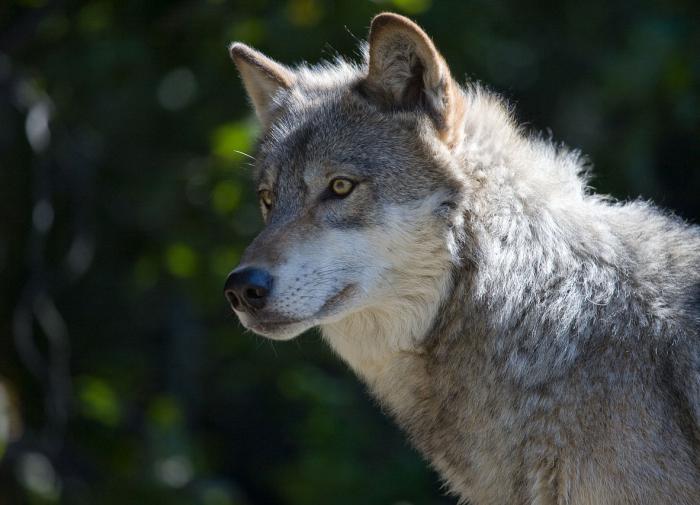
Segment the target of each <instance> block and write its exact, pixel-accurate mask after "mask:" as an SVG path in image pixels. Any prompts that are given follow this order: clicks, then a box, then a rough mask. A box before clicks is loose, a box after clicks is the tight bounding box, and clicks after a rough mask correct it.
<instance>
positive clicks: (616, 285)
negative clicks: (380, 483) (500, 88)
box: [322, 88, 700, 504]
mask: <svg viewBox="0 0 700 505" xmlns="http://www.w3.org/2000/svg"><path fill="white" fill-rule="evenodd" d="M464 100H465V104H466V106H465V110H466V114H465V118H464V130H463V131H464V140H463V142H462V144H461V145H460V146H458V147H457V148H455V150H454V153H453V154H454V156H455V158H456V159H457V160H459V165H461V167H462V169H463V170H464V173H463V176H464V179H465V187H466V188H467V194H465V197H464V204H463V205H464V208H463V215H464V219H465V222H464V233H465V237H466V238H465V239H464V240H463V241H462V243H463V245H462V247H463V250H462V251H461V254H460V256H461V258H462V263H461V264H458V265H455V263H454V261H453V259H452V258H451V255H450V253H449V251H447V249H444V250H443V251H442V252H443V254H442V255H438V257H439V262H438V261H437V260H436V263H435V264H434V265H432V267H431V268H427V269H423V271H422V275H421V276H420V278H419V279H413V278H412V277H411V276H410V273H411V272H410V271H407V272H406V274H407V280H406V285H405V286H401V287H400V291H401V292H402V293H404V294H405V296H404V297H402V298H399V299H397V300H394V301H393V302H391V303H389V304H387V305H386V306H383V307H377V308H374V309H366V310H363V311H360V312H358V313H355V314H353V315H351V316H348V317H347V318H345V319H344V320H342V321H340V322H337V323H334V324H330V325H326V326H324V327H323V328H322V331H323V334H324V336H325V338H326V339H327V341H328V342H329V343H330V345H331V346H332V348H333V349H334V350H335V351H336V352H337V353H338V354H339V355H340V356H341V357H342V358H343V359H344V360H345V361H346V362H347V363H348V364H349V365H350V367H351V368H352V369H353V370H354V371H355V372H356V373H357V374H358V375H359V376H360V377H361V378H363V379H364V380H365V381H366V382H367V384H368V385H369V387H370V389H371V390H372V392H373V393H374V394H375V395H376V396H377V397H378V399H379V400H380V401H381V402H382V404H384V405H385V406H387V407H388V408H389V410H390V411H391V412H392V413H393V415H394V416H395V417H396V419H397V421H398V423H399V424H400V425H401V426H402V427H403V428H404V429H405V430H406V431H407V432H408V433H409V435H410V436H411V438H412V439H413V441H414V443H415V444H416V445H417V447H418V448H419V449H420V450H421V451H422V452H423V453H424V454H425V455H426V456H427V458H428V459H429V460H430V461H431V463H432V464H433V466H434V467H435V468H436V469H438V470H439V471H440V473H441V475H442V476H443V477H444V478H445V480H446V482H447V484H448V487H449V488H450V489H451V490H452V491H454V492H455V493H456V494H457V495H458V496H460V497H461V498H462V499H469V500H472V501H473V503H475V504H489V503H493V504H496V503H543V504H546V503H637V501H635V500H636V499H637V498H639V500H640V501H639V502H644V501H646V502H647V503H652V502H654V500H653V499H652V497H651V495H647V496H644V498H642V496H643V494H642V493H643V491H644V487H645V486H646V485H644V486H642V485H639V486H638V488H636V489H631V488H625V486H624V485H623V484H620V486H618V487H619V489H617V488H615V486H613V485H612V484H610V483H607V484H605V483H602V481H596V480H595V476H592V474H591V476H588V477H587V476H586V475H584V474H585V472H586V471H587V468H588V467H586V466H585V465H583V466H581V465H582V464H581V462H577V461H576V460H575V457H574V456H571V458H570V459H567V456H566V451H567V448H569V447H571V446H572V444H580V445H581V447H583V446H585V445H586V444H587V443H589V442H588V439H587V437H591V436H593V437H596V436H600V437H604V436H605V434H597V433H595V432H594V430H593V428H591V430H593V431H591V432H586V430H587V429H588V428H587V427H586V426H584V425H580V424H577V423H580V421H581V420H580V418H577V419H575V420H574V419H573V418H572V419H569V418H567V416H568V415H569V414H570V413H571V412H578V413H577V414H575V415H577V416H581V415H584V414H582V412H585V411H584V407H583V406H582V403H581V402H587V404H586V406H585V408H586V409H587V408H591V409H604V408H607V407H606V405H609V404H608V403H606V402H611V403H612V404H614V405H617V407H616V408H617V409H621V408H622V407H629V409H630V410H629V412H632V410H633V407H632V404H631V403H626V402H631V401H633V400H630V399H627V398H626V397H625V395H633V394H634V393H635V392H636V391H638V389H637V386H638V385H637V384H636V383H634V381H633V380H631V379H628V378H629V377H632V376H634V377H636V375H634V374H636V373H637V372H638V371H639V370H641V369H642V368H643V367H644V366H645V365H644V361H643V360H644V359H647V358H648V357H649V356H650V355H652V354H654V353H655V352H656V353H658V352H659V350H660V349H665V348H666V347H667V346H668V343H669V342H671V341H678V339H679V338H680V337H679V335H680V330H679V329H678V328H679V327H680V326H682V323H683V321H684V320H683V317H685V316H683V314H681V313H680V312H678V311H675V312H674V311H673V310H672V308H670V307H672V306H677V305H679V304H682V303H685V301H684V300H683V299H682V297H683V296H684V295H683V293H684V292H690V291H692V286H693V285H694V284H695V285H697V284H698V283H700V278H699V274H698V273H697V269H696V270H694V271H693V273H690V274H689V273H688V272H689V269H688V264H689V263H690V264H691V265H692V263H693V261H696V260H697V252H693V251H697V250H698V248H700V235H699V234H698V233H697V231H693V230H692V229H689V228H687V227H683V226H681V225H680V224H678V223H675V224H674V226H676V228H675V229H673V226H671V225H670V224H669V219H668V218H667V217H666V216H663V215H661V214H660V213H658V212H656V211H654V210H653V209H652V208H650V207H648V206H646V205H643V204H627V205H624V206H623V205H618V204H612V203H610V202H607V201H605V200H604V199H602V198H600V197H596V196H594V195H591V194H589V193H588V192H587V190H586V186H585V184H586V181H585V180H584V178H583V177H582V174H583V173H584V171H585V170H584V168H585V167H584V166H583V164H582V162H581V160H580V158H579V156H578V155H577V154H576V153H572V152H569V151H566V150H563V149H559V148H557V147H555V146H553V145H552V144H551V143H549V142H545V141H543V140H538V139H532V138H528V137H526V136H525V135H523V134H522V133H521V132H520V131H519V130H518V129H517V128H516V127H515V126H514V124H513V122H512V121H511V118H510V114H509V113H508V111H507V109H506V108H504V107H503V105H502V104H501V103H500V101H499V100H498V99H496V98H494V97H493V96H491V95H489V94H487V93H485V92H483V91H481V90H479V89H477V88H474V89H470V90H467V91H465V94H464ZM657 235H659V236H664V237H665V238H664V239H663V240H659V239H658V237H657ZM669 241H670V242H672V243H673V245H678V247H681V246H682V250H681V249H677V251H678V252H677V253H676V254H674V255H669V254H665V253H664V249H665V247H667V246H668V245H669ZM661 254H664V256H663V259H658V258H657V256H659V255H661ZM647 258H654V259H655V260H656V261H657V265H656V267H655V268H654V269H646V270H645V271H641V270H640V269H638V268H637V264H638V263H639V262H643V261H645V260H646V259H647ZM689 258H690V259H689ZM693 258H695V260H694V259H693ZM672 312H673V314H672ZM662 352H663V351H662ZM621 355H624V356H625V358H624V360H627V361H624V360H623V361H622V362H620V361H619V356H621ZM593 356H595V358H593ZM637 356H641V357H640V358H639V359H637ZM656 359H660V358H658V356H657V358H656ZM606 360H609V361H607V362H606ZM615 367H617V369H616V368H615ZM625 381H628V382H629V383H628V382H625ZM630 381H631V382H630ZM579 382H580V383H584V382H585V383H587V384H589V383H590V384H592V385H591V386H590V387H589V388H588V389H581V390H576V387H577V384H578V383H579ZM620 384H625V387H626V388H627V389H625V391H624V395H623V394H622V393H621V392H620V391H621V390H620V389H618V386H620ZM641 387H642V386H641V385H639V388H641ZM596 388H597V389H596ZM640 391H641V390H640ZM621 406H622V407H621ZM650 409H651V407H650ZM616 412H617V411H616ZM622 412H627V411H626V410H624V408H622ZM616 415H618V414H616ZM624 415H625V414H622V413H621V414H619V415H618V417H619V419H618V418H616V417H613V418H611V420H609V421H608V422H609V423H611V424H615V423H616V422H619V423H621V425H624V427H625V428H626V429H628V428H630V426H629V425H632V426H634V425H635V422H636V421H635V420H636V419H637V418H636V417H634V415H633V414H632V413H630V414H629V416H628V417H624ZM644 415H649V416H653V415H655V414H654V412H651V411H647V412H646V414H645V413H642V414H640V416H644ZM636 429H646V425H645V426H644V428H639V426H637V428H636ZM595 440H597V439H596V438H594V442H591V443H594V444H595V443H596V442H595ZM602 443H603V442H601V444H602ZM629 450H630V451H631V452H632V453H634V450H635V449H634V448H631V449H629ZM610 457H611V458H613V456H610ZM642 457H643V456H642V453H640V456H639V458H642ZM663 457H664V455H661V456H659V458H660V459H663ZM613 459H614V458H613ZM633 459H634V457H633ZM663 464H665V465H670V467H673V466H674V465H677V464H678V463H677V461H674V460H671V459H669V460H668V461H666V460H664V461H663ZM567 465H568V466H567ZM577 465H578V466H577ZM643 466H644V462H643V461H642V462H641V463H640V465H639V467H640V468H642V470H643V469H644V468H643ZM574 468H575V470H574ZM642 470H639V472H640V475H642V474H643V472H642ZM574 471H576V472H579V473H580V474H581V475H578V477H576V478H578V479H584V480H585V479H586V478H590V488H587V487H585V485H584V486H583V487H576V486H575V485H574V484H571V485H572V486H573V487H571V489H569V488H566V489H564V487H565V486H567V485H569V484H567V483H568V482H569V480H567V475H571V476H573V475H574V474H573V473H571V472H574ZM630 471H637V470H630ZM683 471H685V470H683V469H679V470H678V472H679V473H678V475H681V474H682V472H683ZM694 477H695V476H693V475H689V476H688V478H689V479H692V478H694ZM640 478H641V477H640ZM572 479H573V477H572ZM574 480H575V479H574ZM504 482H507V483H509V484H507V485H504ZM572 482H573V481H572ZM610 482H612V481H610ZM649 482H652V481H649ZM654 482H656V481H654ZM608 484H610V485H608ZM654 485H655V486H657V487H658V486H659V485H661V484H659V483H658V482H656V484H654ZM562 486H564V487H562ZM648 486H651V484H648ZM649 489H651V490H649ZM649 489H647V491H644V492H656V491H654V488H649ZM688 489H690V488H688ZM564 492H565V493H568V496H569V497H570V498H571V501H555V498H554V497H555V496H560V494H561V493H564ZM658 492H659V493H660V494H659V496H660V495H661V493H662V491H658ZM663 492H664V493H667V495H664V496H678V497H680V498H679V501H678V503H686V501H684V499H683V498H682V497H683V496H690V495H691V494H692V493H693V492H694V491H692V490H691V491H688V492H689V493H690V494H688V495H682V494H677V495H672V494H668V493H670V491H668V490H667V491H663ZM577 493H578V494H577ZM616 493H619V494H616ZM637 493H639V496H637ZM577 496H579V497H584V498H583V499H582V500H583V501H576V500H575V498H576V497H577ZM585 497H588V498H590V501H585V499H586V498H585ZM596 497H598V498H596ZM616 497H617V498H619V499H616ZM608 500H609V501H608ZM649 500H651V501H649ZM659 503H661V501H659ZM663 503H666V502H665V501H664V502H663ZM687 503H690V502H687Z"/></svg>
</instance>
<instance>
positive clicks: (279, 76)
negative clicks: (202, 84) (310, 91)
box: [229, 42, 294, 125]
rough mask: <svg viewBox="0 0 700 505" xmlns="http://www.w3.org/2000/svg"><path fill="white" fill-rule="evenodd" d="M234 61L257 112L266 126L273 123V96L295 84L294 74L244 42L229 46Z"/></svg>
mask: <svg viewBox="0 0 700 505" xmlns="http://www.w3.org/2000/svg"><path fill="white" fill-rule="evenodd" d="M229 53H230V54H231V59H232V60H233V62H234V63H235V64H236V67H237V68H238V72H239V73H240V74H241V79H243V85H244V86H245V89H246V92H247V93H248V96H249V97H250V101H251V102H253V107H255V113H256V114H257V116H258V118H259V119H260V122H261V123H262V124H263V125H266V124H268V122H269V120H270V105H271V102H272V98H273V97H274V95H275V94H276V93H277V92H278V91H279V90H280V89H283V88H285V89H286V88H289V87H290V86H292V84H293V83H294V72H293V71H292V70H290V69H289V68H287V67H285V66H284V65H282V64H280V63H277V62H276V61H274V60H272V59H270V58H268V57H267V56H265V55H264V54H262V53H261V52H259V51H256V50H255V49H253V48H252V47H249V46H247V45H245V44H242V43H241V42H234V43H233V44H231V46H230V47H229Z"/></svg>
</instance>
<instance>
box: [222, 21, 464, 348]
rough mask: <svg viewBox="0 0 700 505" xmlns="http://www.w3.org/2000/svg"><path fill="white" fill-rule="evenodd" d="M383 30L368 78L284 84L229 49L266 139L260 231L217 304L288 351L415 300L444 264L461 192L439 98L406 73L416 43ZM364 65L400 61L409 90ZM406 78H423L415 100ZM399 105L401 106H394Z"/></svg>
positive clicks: (293, 77) (282, 77) (247, 54)
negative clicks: (293, 341) (315, 333)
mask: <svg viewBox="0 0 700 505" xmlns="http://www.w3.org/2000/svg"><path fill="white" fill-rule="evenodd" d="M402 22H403V21H402ZM395 28H396V27H395ZM399 28H401V27H399ZM403 28H404V30H406V29H412V27H411V26H408V28H406V26H403ZM373 30H376V28H375V27H374V26H373ZM385 31H387V30H385ZM388 31H389V34H387V36H388V37H390V38H389V40H388V41H385V43H384V45H388V47H386V48H384V47H383V46H382V44H381V43H379V42H376V41H374V42H372V45H371V46H370V61H369V69H367V68H364V69H363V68H359V67H353V66H350V65H348V64H342V63H341V64H339V66H338V67H336V68H335V69H333V70H330V69H328V68H326V69H323V68H322V69H316V70H313V69H300V70H297V71H293V70H290V69H288V68H286V67H282V66H281V65H279V64H277V63H275V62H273V61H271V60H269V59H267V58H266V57H264V56H262V55H261V54H260V53H257V52H254V51H253V50H251V49H250V48H248V47H246V46H242V45H234V46H232V49H231V52H232V55H233V57H234V61H236V63H237V65H238V67H239V69H240V71H241V74H242V76H243V78H244V82H245V84H246V89H247V90H248V93H249V95H250V96H251V99H252V101H253V103H254V105H255V107H256V112H257V113H258V116H259V117H260V119H261V121H262V123H263V126H264V133H263V136H262V138H261V141H260V145H259V149H258V152H257V156H256V173H255V179H256V183H257V191H258V195H259V199H260V207H261V210H262V213H263V217H264V220H265V228H264V229H263V231H262V232H261V233H260V235H258V237H257V238H256V239H255V240H254V241H253V243H252V244H251V245H250V246H249V247H248V249H247V250H246V252H245V254H244V256H243V258H242V261H241V264H240V265H239V266H238V268H236V269H235V270H234V271H233V272H232V273H231V275H230V276H229V278H228V280H227V283H226V289H225V292H226V296H227V298H228V299H229V301H230V303H231V306H232V308H233V309H234V311H235V312H236V314H237V315H238V317H239V318H240V320H241V322H242V323H243V325H244V326H246V327H247V328H249V329H251V330H253V331H255V332H256V333H259V334H262V335H265V336H268V337H270V338H275V339H289V338H292V337H294V336H296V335H298V334H299V333H301V332H302V331H304V330H306V329H308V328H310V327H312V326H316V325H319V324H329V323H334V322H338V321H342V320H343V319H344V318H346V317H348V316H350V315H351V314H354V313H358V312H363V311H365V312H367V311H369V312H371V311H375V312H376V311H379V312H381V311H384V312H387V311H392V310H394V309H396V308H397V307H399V306H401V305H405V302H406V300H407V299H412V300H413V301H414V302H415V301H420V297H421V294H422V292H423V291H425V290H426V289H427V288H431V289H432V288H434V284H435V283H439V282H440V281H439V279H438V278H439V277H440V275H441V274H444V272H445V270H446V265H447V264H449V262H450V261H451V259H452V257H451V255H452V253H453V249H452V246H453V243H454V240H455V237H453V236H452V229H453V225H454V224H455V223H454V221H455V219H457V217H456V214H457V213H456V212H455V209H456V208H457V206H458V205H457V201H458V199H459V195H460V182H459V181H458V179H457V177H456V175H455V174H456V173H457V172H456V171H455V170H453V169H452V160H451V155H450V150H449V147H448V145H447V142H446V139H448V138H449V136H450V132H449V131H446V130H447V128H446V126H445V125H446V123H447V121H446V120H445V114H444V113H443V112H441V111H440V110H435V108H433V107H432V106H431V104H430V103H429V101H430V100H437V101H438V102H439V103H442V102H447V98H449V96H448V97H447V98H445V97H431V96H429V95H428V94H427V93H426V92H425V91H424V87H425V83H424V81H425V80H426V79H428V78H429V77H431V76H428V75H427V74H428V73H429V70H430V69H427V68H426V67H427V65H426V64H425V63H421V64H420V65H419V64H417V63H416V61H419V60H418V59H417V58H418V56H416V46H417V45H418V44H419V43H425V41H423V40H419V41H413V42H412V45H409V46H410V47H408V48H407V47H406V46H405V42H406V41H405V40H404V39H402V38H400V37H398V36H397V34H396V33H395V31H396V30H394V31H391V30H388ZM428 42H429V41H428ZM375 44H376V47H377V48H378V49H377V51H375V52H373V48H374V47H375ZM431 47H432V46H431ZM379 49H382V50H383V52H381V53H380V55H379V56H373V55H374V54H375V53H376V52H378V51H379ZM428 49H430V48H428ZM428 49H423V51H428ZM391 51H394V53H392V52H391ZM407 51H408V52H407ZM433 51H434V49H433ZM429 54H430V55H431V56H432V57H433V60H432V62H433V64H434V65H437V66H439V67H440V68H437V69H432V71H433V72H434V73H436V75H437V77H435V76H432V78H434V79H437V81H436V83H432V85H433V87H432V89H433V91H434V92H435V93H443V94H447V93H450V92H452V88H451V78H450V77H449V74H448V73H447V70H446V67H445V66H444V62H443V61H442V59H441V58H439V55H437V54H436V53H435V54H434V55H432V54H431V53H429ZM372 58H374V60H375V61H374V64H375V65H384V66H386V65H388V64H389V63H392V62H394V63H395V61H394V60H396V61H399V62H400V61H403V60H405V61H404V63H406V64H408V65H409V67H407V68H408V70H405V71H404V70H402V69H401V68H399V69H398V70H400V71H401V72H407V73H406V74H405V75H404V78H406V79H407V80H408V81H411V82H404V83H402V82H401V81H400V80H394V81H392V80H391V79H390V78H391V75H385V74H381V75H379V76H377V77H374V78H373V77H372V69H373V59H372ZM378 58H379V60H377V59H378ZM388 58H391V59H392V60H391V61H385V60H386V59H388ZM397 58H398V60H397ZM414 60H415V61H414ZM389 66H391V65H389ZM411 67H413V68H411ZM418 67H421V68H418ZM395 70H397V69H393V70H392V69H389V70H388V72H391V71H395ZM401 72H400V73H401ZM411 72H413V73H415V72H419V74H418V77H419V78H420V79H421V80H420V83H419V84H418V86H419V88H420V90H419V91H420V93H418V94H416V90H413V89H411V88H410V86H415V85H416V77H415V76H414V75H413V73H411ZM384 80H389V81H390V82H389V83H388V84H387V83H385V82H384ZM387 86H394V87H395V86H404V88H405V89H400V90H398V91H397V90H395V89H392V88H388V89H387V88H386V87H387ZM441 87H442V88H441ZM396 94H398V97H399V99H400V100H403V101H406V100H407V101H408V102H407V103H406V104H403V103H401V104H396V103H394V100H395V99H394V98H393V96H394V95H396ZM410 94H413V95H415V97H408V98H407V95H410ZM416 97H417V98H416ZM415 100H420V101H419V102H418V101H415ZM414 101H415V103H414ZM397 105H400V106H397ZM441 118H442V119H441Z"/></svg>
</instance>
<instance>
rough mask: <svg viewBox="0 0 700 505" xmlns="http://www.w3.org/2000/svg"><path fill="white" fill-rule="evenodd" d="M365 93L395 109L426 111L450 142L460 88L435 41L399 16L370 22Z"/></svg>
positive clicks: (458, 112)
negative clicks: (419, 109)
mask: <svg viewBox="0 0 700 505" xmlns="http://www.w3.org/2000/svg"><path fill="white" fill-rule="evenodd" d="M365 90H366V91H368V92H369V94H370V95H371V96H373V97H375V98H377V99H379V100H380V101H381V102H382V103H383V104H384V105H386V106H389V107H391V108H398V109H408V110H411V109H417V108H422V109H424V110H425V111H426V112H428V113H429V114H430V115H431V116H432V118H433V120H434V122H435V125H436V127H437V128H438V130H439V131H440V132H441V133H442V134H443V135H445V136H448V137H449V136H450V132H449V130H450V128H451V127H452V126H453V123H454V121H455V119H456V118H457V116H458V115H459V116H461V112H462V100H461V97H460V94H459V86H458V85H457V84H456V83H455V82H454V80H453V79H452V76H451V75H450V70H449V68H448V67H447V63H445V60H444V58H443V57H442V56H441V55H440V53H439V52H438V51H437V49H436V48H435V45H434V44H433V41H432V40H430V37H428V35H427V34H426V33H425V32H424V31H423V30H422V29H421V28H420V27H419V26H418V25H417V24H415V23H414V22H413V21H411V20H410V19H408V18H405V17H403V16H399V15H398V14H392V13H389V12H385V13H383V14H379V15H377V16H376V17H375V18H374V19H373V20H372V25H371V27H370V31H369V73H368V75H367V79H366V81H365Z"/></svg>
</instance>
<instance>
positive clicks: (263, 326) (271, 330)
mask: <svg viewBox="0 0 700 505" xmlns="http://www.w3.org/2000/svg"><path fill="white" fill-rule="evenodd" d="M355 288H356V286H355V285H354V284H348V285H347V286H345V287H344V288H343V289H341V290H340V291H338V292H337V293H336V294H335V295H333V296H331V297H330V298H329V299H328V300H326V302H325V303H324V304H323V306H322V307H321V308H320V309H319V310H318V311H317V312H316V313H315V314H313V315H312V316H309V317H303V318H286V317H280V315H279V314H275V313H268V314H262V313H260V312H257V313H254V314H251V315H248V317H245V318H243V317H241V322H243V323H244V326H246V328H248V329H249V330H252V331H254V332H255V333H259V334H261V335H264V336H273V335H277V334H280V333H295V334H298V333H301V332H302V331H305V330H306V329H308V328H311V327H312V326H315V325H317V324H319V323H320V322H321V321H322V320H323V319H326V318H328V317H330V316H333V315H335V313H336V310H337V309H338V307H340V306H342V304H343V303H344V302H345V301H347V300H348V299H349V298H350V297H351V296H352V294H353V293H354V292H355ZM266 316H267V317H266ZM297 330H298V331H297Z"/></svg>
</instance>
